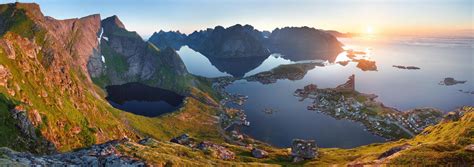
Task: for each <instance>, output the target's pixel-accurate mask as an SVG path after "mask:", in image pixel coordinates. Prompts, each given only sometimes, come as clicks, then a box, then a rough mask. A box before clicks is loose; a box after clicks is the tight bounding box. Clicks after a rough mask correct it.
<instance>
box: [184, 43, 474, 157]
mask: <svg viewBox="0 0 474 167" xmlns="http://www.w3.org/2000/svg"><path fill="white" fill-rule="evenodd" d="M339 40H340V41H341V42H342V43H343V44H344V45H345V46H344V48H345V49H353V50H356V51H364V52H366V53H367V54H365V55H363V58H364V59H368V60H373V61H376V65H377V70H376V71H363V70H361V69H359V68H357V67H356V65H357V63H355V62H350V63H349V64H347V65H345V66H343V65H341V64H339V63H336V62H338V61H345V60H348V58H347V53H346V52H343V53H341V54H339V56H338V57H337V59H336V62H325V64H326V65H325V66H324V67H315V68H314V69H312V70H310V71H308V73H307V74H306V75H305V76H304V77H303V79H301V80H296V81H290V80H278V81H277V82H276V83H273V84H266V85H264V84H261V83H258V82H247V81H245V80H239V81H236V82H234V83H233V84H231V85H229V86H228V87H227V88H226V90H227V91H229V92H231V93H237V94H243V95H247V96H248V97H249V99H248V101H247V102H246V103H245V104H244V105H243V106H240V107H239V108H242V109H244V112H245V113H246V114H247V119H248V120H249V121H250V123H251V124H250V127H244V128H243V129H242V131H243V132H244V133H246V134H248V135H250V136H252V137H254V138H256V139H258V140H261V141H265V142H267V143H270V144H272V145H274V146H279V147H288V146H289V145H290V143H291V140H292V139H294V138H301V139H314V140H316V142H317V144H318V145H319V146H320V147H341V148H352V147H356V146H360V145H365V144H369V143H375V142H384V141H385V140H384V139H383V138H381V137H379V136H375V135H373V134H371V133H369V132H367V131H365V130H364V127H363V126H362V125H361V124H359V123H356V122H352V121H349V120H336V119H334V118H332V117H330V116H327V115H325V114H322V113H316V112H312V111H308V110H306V106H307V105H308V104H309V103H310V102H311V101H310V100H305V101H303V102H300V101H298V99H297V98H296V97H294V96H293V92H294V91H295V90H296V89H298V88H302V87H304V86H305V85H308V84H311V83H313V84H317V85H318V87H320V88H329V87H335V86H337V85H339V84H342V83H344V82H345V81H346V80H347V78H348V77H349V76H350V75H352V74H355V80H356V82H355V83H356V85H355V87H356V90H357V91H359V92H362V93H371V94H376V95H378V98H377V100H378V101H381V102H383V103H384V104H385V105H386V106H389V107H394V108H397V109H398V110H400V111H405V110H409V109H412V108H416V107H435V108H439V109H441V110H443V111H445V112H448V111H450V110H453V109H455V108H457V107H462V106H465V105H470V106H473V105H474V94H471V93H470V92H471V91H474V58H473V55H474V38H472V37H466V38H459V37H397V38H351V39H349V38H343V39H339ZM178 53H179V55H180V56H181V58H182V59H183V61H184V63H185V64H186V67H187V69H188V71H189V72H191V73H193V74H196V75H201V76H206V77H218V76H229V75H236V74H238V75H243V76H250V75H253V74H256V73H259V72H262V71H267V70H270V69H272V68H274V67H277V66H279V65H282V64H291V63H299V62H293V61H290V60H287V59H285V58H283V57H282V55H278V54H273V55H271V56H269V57H268V58H266V59H264V60H256V61H243V62H238V63H234V64H228V63H222V62H219V61H216V60H210V59H208V58H206V57H205V56H203V55H202V54H200V53H198V52H195V51H193V50H192V49H190V48H189V47H187V46H184V47H182V48H181V49H180V50H179V51H178ZM393 65H403V66H416V67H419V68H420V69H419V70H407V69H398V68H395V67H392V66H393ZM446 77H452V78H454V79H456V80H462V81H464V80H465V81H467V82H466V83H464V84H457V85H452V86H446V85H440V84H439V83H440V81H442V80H443V79H444V78H446ZM466 92H467V93H466ZM265 108H271V109H274V110H276V112H274V113H272V114H266V113H265V112H263V111H262V110H263V109H265Z"/></svg>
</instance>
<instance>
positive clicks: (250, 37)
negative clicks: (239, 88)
mask: <svg viewBox="0 0 474 167" xmlns="http://www.w3.org/2000/svg"><path fill="white" fill-rule="evenodd" d="M263 40H264V38H263V36H262V33H260V32H259V31H258V30H255V29H254V28H253V27H252V26H250V25H245V26H242V25H240V24H237V25H234V26H232V27H228V28H224V27H222V26H217V27H215V28H214V29H207V30H206V31H199V32H198V31H195V32H193V33H192V34H190V35H189V37H188V45H189V47H190V48H192V49H194V50H196V51H198V52H200V53H202V54H203V55H205V56H207V57H213V58H242V57H267V56H269V55H270V52H269V51H268V49H266V48H265V46H264V45H263Z"/></svg>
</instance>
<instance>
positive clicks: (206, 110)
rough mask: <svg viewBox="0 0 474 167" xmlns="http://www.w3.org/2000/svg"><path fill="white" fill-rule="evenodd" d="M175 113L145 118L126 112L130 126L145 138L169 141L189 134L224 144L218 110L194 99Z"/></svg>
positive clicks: (185, 103)
mask: <svg viewBox="0 0 474 167" xmlns="http://www.w3.org/2000/svg"><path fill="white" fill-rule="evenodd" d="M182 105H183V106H182V107H181V108H180V109H179V110H178V111H175V112H172V113H167V114H165V115H161V116H158V117H153V118H150V117H145V116H139V115H134V114H131V113H126V112H124V113H123V115H124V117H125V119H126V120H127V122H128V124H129V125H130V126H131V127H133V128H134V129H136V130H137V131H138V132H139V133H140V134H142V135H143V136H149V137H153V138H155V139H159V140H164V141H169V140H170V139H171V138H173V137H176V136H179V135H181V134H184V133H187V134H189V135H191V136H193V137H195V138H198V139H202V140H211V141H219V142H223V138H221V136H220V133H219V129H218V127H219V125H218V122H217V118H216V117H217V115H218V110H217V109H216V108H212V107H210V106H209V105H206V104H204V103H202V102H200V101H198V100H196V99H194V98H190V97H188V98H186V99H185V101H184V103H183V104H182Z"/></svg>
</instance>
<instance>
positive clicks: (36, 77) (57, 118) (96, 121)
mask: <svg viewBox="0 0 474 167" xmlns="http://www.w3.org/2000/svg"><path fill="white" fill-rule="evenodd" d="M20 6H21V4H20ZM26 7H28V6H26ZM17 8H20V9H17ZM12 13H15V14H12ZM0 15H1V17H3V18H2V19H4V20H7V21H6V22H7V26H5V27H7V28H6V30H7V31H5V32H2V34H1V35H2V36H1V37H2V38H3V39H4V40H9V41H12V42H13V43H14V46H15V52H16V58H15V59H9V58H7V55H6V53H5V51H4V50H3V49H2V48H0V64H2V65H3V66H5V67H6V68H7V69H8V70H9V71H10V73H11V74H12V79H10V80H9V81H8V86H7V87H8V89H7V88H6V87H1V88H0V94H3V95H5V96H6V98H8V99H12V100H15V101H22V100H26V101H28V102H30V103H31V104H32V105H28V104H27V103H20V104H19V105H22V106H24V107H25V108H26V109H27V111H31V110H38V112H39V113H40V115H41V117H42V123H41V124H39V125H38V126H37V128H38V130H40V131H41V133H42V134H43V135H44V136H45V137H46V138H47V139H48V140H50V141H53V142H54V143H55V144H56V147H57V148H58V149H59V150H60V151H68V150H71V149H74V148H78V147H83V146H88V145H91V144H95V143H96V142H103V141H105V140H110V139H113V138H120V137H121V136H122V135H123V134H130V132H128V130H126V129H127V128H125V127H124V126H123V124H122V122H120V119H118V116H119V113H120V112H121V111H118V110H115V109H113V108H112V107H110V106H109V105H108V104H107V103H106V102H105V101H104V100H98V99H97V97H96V96H95V95H94V94H95V93H94V92H93V91H87V90H89V89H92V90H94V89H95V88H88V86H87V85H89V84H86V83H84V82H87V80H85V79H84V76H85V75H84V74H82V73H81V72H80V70H79V69H78V67H74V66H70V68H65V69H66V71H65V74H61V75H67V76H68V77H67V78H68V79H70V80H69V81H71V83H69V84H68V86H70V87H68V88H65V89H61V88H64V87H65V85H58V84H59V83H57V82H55V81H54V80H53V79H52V78H54V77H56V76H55V75H57V74H54V73H53V70H52V68H57V67H49V65H48V66H45V64H44V63H42V62H44V61H42V59H43V57H44V55H43V53H41V52H40V53H39V54H37V55H36V57H37V59H32V58H29V57H27V56H26V55H25V53H24V50H25V49H27V48H23V47H24V46H23V43H21V42H19V41H18V39H20V38H27V39H29V40H30V41H32V42H35V43H36V44H37V45H39V46H43V47H45V45H44V42H43V41H42V39H44V36H45V33H46V31H45V30H44V29H42V28H41V27H39V26H36V25H35V24H34V22H33V21H32V20H31V19H29V17H27V15H28V12H27V11H26V10H23V9H21V7H12V6H8V5H0ZM29 49H31V48H29ZM61 56H66V55H61ZM57 61H61V60H57ZM32 71H34V72H32ZM66 82H67V81H66ZM8 91H14V92H15V95H14V96H13V95H10V94H9V93H8ZM43 92H44V93H46V94H47V96H46V97H42V96H41V94H43ZM77 92H80V93H77ZM2 108H3V109H2V119H6V120H9V118H8V115H6V114H5V113H3V112H5V111H8V110H5V109H4V108H5V107H2ZM0 126H1V127H0V129H3V130H2V132H1V133H9V134H11V133H14V132H11V133H10V132H8V131H6V130H5V129H12V128H11V124H10V123H5V124H2V125H0ZM72 128H80V129H81V130H80V132H79V133H78V134H74V133H72V132H71V131H72V130H71V129H72ZM99 131H102V132H104V133H100V134H99ZM2 136H3V135H2ZM9 136H10V135H9ZM11 136H13V135H11ZM15 143H16V141H15V140H5V141H3V142H2V143H0V144H1V145H0V146H9V145H12V144H15ZM19 147H21V146H19ZM30 151H31V150H30Z"/></svg>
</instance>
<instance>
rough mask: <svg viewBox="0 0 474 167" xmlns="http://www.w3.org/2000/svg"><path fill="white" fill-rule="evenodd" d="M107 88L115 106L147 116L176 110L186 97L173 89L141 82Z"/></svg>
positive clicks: (111, 101)
mask: <svg viewBox="0 0 474 167" xmlns="http://www.w3.org/2000/svg"><path fill="white" fill-rule="evenodd" d="M106 90H107V94H108V96H107V98H106V99H107V100H108V101H109V103H110V104H111V105H112V106H113V107H115V108H118V109H121V110H123V111H127V112H131V113H134V114H137V115H142V116H147V117H155V116H159V115H161V114H165V113H168V112H172V111H175V110H176V109H178V108H179V106H180V104H181V103H182V102H183V99H184V97H183V96H181V95H178V94H176V93H174V92H172V91H168V90H164V89H160V88H155V87H150V86H147V85H144V84H140V83H127V84H124V85H112V86H107V87H106Z"/></svg>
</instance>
